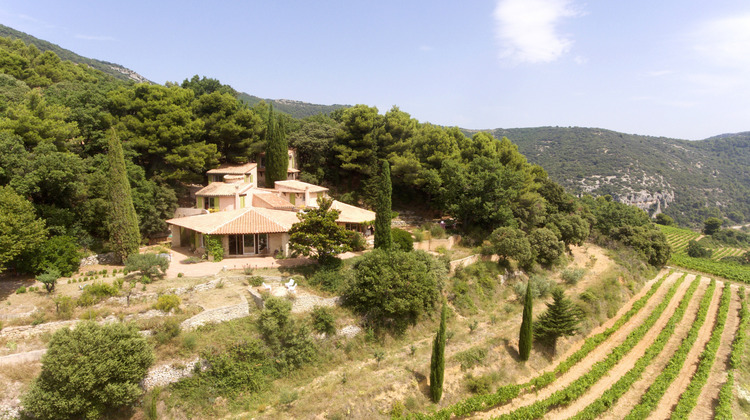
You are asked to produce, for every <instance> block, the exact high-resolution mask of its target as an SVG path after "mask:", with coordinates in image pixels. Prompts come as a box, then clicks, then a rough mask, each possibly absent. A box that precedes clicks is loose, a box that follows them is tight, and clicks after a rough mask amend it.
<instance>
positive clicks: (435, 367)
mask: <svg viewBox="0 0 750 420" xmlns="http://www.w3.org/2000/svg"><path fill="white" fill-rule="evenodd" d="M447 315H448V306H447V305H446V304H445V302H443V310H442V312H441V313H440V327H439V328H438V332H437V335H435V341H434V342H433V343H432V358H431V359H430V398H431V399H432V402H435V403H436V402H438V401H440V398H441V397H442V396H443V376H444V374H445V318H446V317H447Z"/></svg>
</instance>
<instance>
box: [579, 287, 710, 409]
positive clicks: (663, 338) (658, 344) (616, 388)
mask: <svg viewBox="0 0 750 420" xmlns="http://www.w3.org/2000/svg"><path fill="white" fill-rule="evenodd" d="M698 284H699V280H698V279H696V280H695V281H693V282H692V283H691V284H690V288H689V289H688V290H687V292H685V297H684V298H683V299H682V301H680V305H679V306H678V307H677V309H675V312H674V314H672V316H671V317H670V318H669V321H668V322H667V324H666V325H665V326H664V328H663V329H662V331H661V332H660V333H659V335H658V336H657V337H656V339H655V340H654V342H653V343H652V344H651V346H649V348H648V349H646V352H645V353H644V354H643V356H641V357H640V359H638V361H637V362H636V363H635V366H633V368H632V369H630V370H629V371H628V373H626V374H625V375H624V376H623V377H622V378H620V379H619V380H618V381H617V382H615V383H614V384H613V385H612V386H611V387H610V388H609V389H608V390H606V391H605V392H604V394H602V396H601V397H599V398H597V400H596V401H594V402H593V403H591V404H589V405H588V406H587V407H586V408H584V409H583V410H581V411H580V412H578V413H577V414H576V415H575V416H573V417H572V419H576V420H584V419H595V418H597V417H598V416H599V415H601V414H602V413H604V412H605V411H607V410H609V409H610V408H611V407H612V406H613V405H614V404H615V403H616V402H617V400H618V399H619V398H620V397H622V395H623V394H625V392H627V391H628V389H630V387H631V386H632V385H633V384H634V383H635V382H636V381H637V380H639V379H640V377H641V375H642V374H643V372H644V371H645V370H646V368H647V367H648V366H649V365H650V364H651V362H652V361H653V359H654V358H656V356H658V355H659V353H661V351H662V350H663V349H664V347H665V346H666V345H667V343H668V342H669V339H670V337H672V335H673V334H674V331H675V328H676V326H677V324H679V323H680V321H682V318H684V316H685V312H686V311H687V307H688V305H689V304H690V301H691V300H692V297H693V294H694V293H695V290H696V289H697V288H698Z"/></svg>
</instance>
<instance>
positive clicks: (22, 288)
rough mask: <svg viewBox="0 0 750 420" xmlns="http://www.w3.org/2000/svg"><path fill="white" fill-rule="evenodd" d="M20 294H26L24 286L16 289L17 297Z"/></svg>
mask: <svg viewBox="0 0 750 420" xmlns="http://www.w3.org/2000/svg"><path fill="white" fill-rule="evenodd" d="M21 293H26V286H21V287H19V288H18V289H16V294H17V295H20V294H21Z"/></svg>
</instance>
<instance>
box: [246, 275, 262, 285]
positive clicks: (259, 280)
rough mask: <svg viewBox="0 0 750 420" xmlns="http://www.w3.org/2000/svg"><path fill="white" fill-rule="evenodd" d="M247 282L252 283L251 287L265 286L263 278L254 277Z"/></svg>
mask: <svg viewBox="0 0 750 420" xmlns="http://www.w3.org/2000/svg"><path fill="white" fill-rule="evenodd" d="M247 281H248V282H249V283H250V286H253V287H258V286H260V285H262V284H263V277H261V276H252V277H250V278H249V279H247Z"/></svg>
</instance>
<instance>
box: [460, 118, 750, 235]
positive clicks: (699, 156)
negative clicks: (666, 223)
mask: <svg viewBox="0 0 750 420" xmlns="http://www.w3.org/2000/svg"><path fill="white" fill-rule="evenodd" d="M477 131H479V130H464V132H465V133H466V134H469V135H471V134H472V133H475V132H477ZM482 131H485V130H482ZM486 131H489V132H491V133H492V134H493V135H494V136H495V137H497V138H502V137H503V136H505V137H507V138H508V139H510V140H511V141H512V142H513V143H516V144H517V145H518V148H519V150H520V151H521V153H523V154H524V155H525V156H526V157H527V158H528V159H529V161H530V162H532V163H536V164H539V165H541V166H542V167H544V169H545V170H546V171H547V172H548V173H549V175H550V177H551V178H552V179H554V180H555V181H557V182H559V183H560V184H562V185H563V186H565V187H566V188H568V189H569V190H570V191H571V192H575V193H578V194H584V193H590V194H592V195H596V196H598V195H606V194H609V195H611V196H612V197H613V198H615V199H616V200H618V201H621V202H625V203H628V204H634V205H636V206H639V207H641V208H643V209H644V210H647V211H650V212H651V213H653V214H655V213H658V212H664V213H666V214H668V215H670V216H672V217H674V218H675V220H677V221H679V222H680V223H681V224H684V225H691V226H697V225H699V224H700V223H701V222H702V220H703V219H704V218H706V217H709V216H720V217H727V218H729V219H731V220H733V221H735V222H738V223H739V222H741V221H746V220H748V219H750V132H742V133H731V134H721V135H718V136H714V137H711V138H708V139H705V140H699V141H689V140H680V139H671V138H666V137H652V136H642V135H635V134H625V133H619V132H616V131H611V130H605V129H599V128H581V127H567V128H566V127H537V128H512V129H502V128H498V129H494V130H486Z"/></svg>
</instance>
